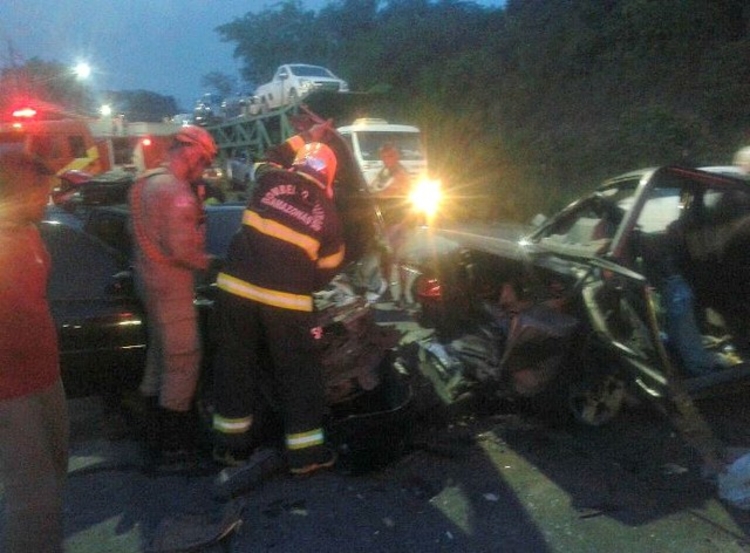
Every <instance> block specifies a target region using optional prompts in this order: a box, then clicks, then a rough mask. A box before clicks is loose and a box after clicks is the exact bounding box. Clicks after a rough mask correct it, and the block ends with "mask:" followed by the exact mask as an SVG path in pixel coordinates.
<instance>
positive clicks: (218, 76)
mask: <svg viewBox="0 0 750 553" xmlns="http://www.w3.org/2000/svg"><path fill="white" fill-rule="evenodd" d="M201 86H203V87H208V88H213V89H214V90H216V92H217V93H218V94H219V95H220V96H222V97H224V98H226V97H227V96H231V95H232V94H233V93H234V92H236V91H237V78H236V77H233V76H231V75H227V74H226V73H222V72H221V71H212V72H211V73H208V74H207V75H203V78H201Z"/></svg>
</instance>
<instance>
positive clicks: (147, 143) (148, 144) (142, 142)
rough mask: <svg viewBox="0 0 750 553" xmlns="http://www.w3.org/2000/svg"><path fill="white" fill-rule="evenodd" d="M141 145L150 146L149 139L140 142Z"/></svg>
mask: <svg viewBox="0 0 750 553" xmlns="http://www.w3.org/2000/svg"><path fill="white" fill-rule="evenodd" d="M141 144H143V145H144V146H151V139H150V138H144V139H143V140H141Z"/></svg>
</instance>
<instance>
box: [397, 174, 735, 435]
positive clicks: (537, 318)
mask: <svg viewBox="0 0 750 553" xmlns="http://www.w3.org/2000/svg"><path fill="white" fill-rule="evenodd" d="M422 232H423V233H424V232H425V231H424V230H423V231H422ZM422 239H423V240H427V241H431V242H432V244H431V245H429V246H427V247H425V248H424V249H423V253H424V252H440V253H439V254H437V255H436V254H430V255H417V256H413V257H412V258H411V259H410V260H407V261H406V262H405V263H404V265H403V266H402V270H404V271H407V272H409V273H410V274H412V275H414V274H416V275H418V276H417V278H416V279H413V281H414V283H413V285H412V286H411V293H412V294H413V298H414V300H415V301H417V302H418V303H419V304H420V306H421V310H420V315H419V316H420V317H421V320H422V324H423V325H426V326H430V327H434V328H435V330H436V331H435V333H434V336H433V337H432V338H429V339H427V340H424V341H423V342H422V343H421V344H420V349H419V362H420V367H421V369H422V371H423V372H425V373H426V374H428V375H429V376H430V377H431V379H432V380H433V381H434V382H435V383H436V386H437V388H438V389H439V390H440V391H441V393H442V395H443V396H444V398H445V399H446V401H454V400H456V399H457V398H459V397H461V395H462V394H465V393H467V392H472V391H477V390H480V391H482V392H483V393H487V392H489V393H491V394H495V395H498V396H505V397H517V398H533V399H535V400H538V402H539V403H540V404H544V405H545V406H547V407H550V406H553V405H554V406H556V407H565V408H566V409H570V410H571V411H572V412H573V414H574V415H575V416H576V417H577V418H578V419H579V420H580V421H582V422H584V423H587V424H591V425H601V424H604V423H606V422H608V421H609V420H611V419H612V418H613V417H615V416H616V415H617V413H618V412H619V410H620V408H621V407H622V405H623V403H624V402H625V401H626V398H627V395H628V394H629V393H636V394H637V393H643V394H645V396H646V397H649V398H652V399H656V400H657V403H664V404H669V403H670V402H660V401H659V400H663V399H672V400H675V399H676V398H677V399H680V398H681V400H680V401H673V402H671V403H672V407H674V406H675V405H676V404H678V403H679V405H677V407H678V408H677V410H678V411H679V410H680V409H683V411H685V412H686V410H690V409H687V408H685V406H686V405H692V400H693V399H695V398H699V397H702V396H706V395H714V394H719V393H722V392H727V391H736V390H738V389H739V388H740V384H745V383H746V382H748V381H750V380H748V377H749V376H750V365H748V363H747V361H748V359H749V358H750V357H749V356H750V342H749V341H748V339H749V338H750V333H749V330H750V326H749V325H748V323H749V322H750V301H748V300H750V247H749V246H750V243H749V242H750V182H749V181H748V180H746V179H743V178H742V177H741V176H739V175H737V174H733V175H732V174H728V173H719V172H714V171H703V170H699V169H692V168H685V167H678V166H667V167H661V168H656V169H644V170H640V171H635V172H631V173H628V174H625V175H622V176H619V177H616V178H613V179H611V180H609V181H607V182H605V183H603V184H602V185H601V186H599V187H598V188H596V189H595V190H594V191H593V192H592V193H591V194H590V195H588V196H586V197H584V198H582V199H579V200H577V201H575V202H573V203H572V204H570V205H569V206H568V207H566V208H564V209H563V210H562V211H561V212H559V213H558V214H557V215H555V216H554V217H552V218H550V219H548V220H546V221H545V222H544V223H542V224H541V226H539V227H538V228H536V230H534V231H532V232H531V233H530V234H528V235H527V236H524V237H522V238H520V239H518V240H516V239H509V238H507V237H506V238H504V237H498V236H497V235H496V234H493V232H490V231H487V232H480V231H477V230H475V229H474V230H472V231H471V232H451V231H447V230H439V229H435V230H433V231H431V232H430V233H429V237H428V238H425V237H424V236H423V237H422ZM682 400H684V401H682ZM685 412H683V413H681V414H682V415H685Z"/></svg>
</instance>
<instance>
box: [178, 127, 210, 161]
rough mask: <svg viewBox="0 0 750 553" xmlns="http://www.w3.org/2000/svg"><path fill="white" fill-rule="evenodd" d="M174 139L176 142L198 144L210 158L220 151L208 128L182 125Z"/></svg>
mask: <svg viewBox="0 0 750 553" xmlns="http://www.w3.org/2000/svg"><path fill="white" fill-rule="evenodd" d="M174 139H175V142H179V143H181V144H190V145H193V146H198V147H199V148H200V149H201V150H202V151H203V153H204V154H205V155H206V157H207V158H208V159H209V160H211V159H213V158H214V157H216V152H217V151H218V149H217V148H216V143H215V142H214V139H213V137H212V136H211V134H210V133H209V132H208V131H207V130H206V129H203V128H201V127H196V126H195V125H185V126H183V127H180V130H179V131H177V134H175V135H174Z"/></svg>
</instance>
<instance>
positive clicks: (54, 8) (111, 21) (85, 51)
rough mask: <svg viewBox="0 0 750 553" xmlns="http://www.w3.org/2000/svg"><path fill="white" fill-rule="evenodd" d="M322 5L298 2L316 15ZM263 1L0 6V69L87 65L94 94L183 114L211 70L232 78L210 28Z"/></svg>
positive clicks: (11, 2) (126, 0)
mask: <svg viewBox="0 0 750 553" xmlns="http://www.w3.org/2000/svg"><path fill="white" fill-rule="evenodd" d="M326 3H327V2H326V1H325V0H304V1H303V6H304V7H305V8H309V9H318V8H320V7H321V6H323V5H325V4H326ZM272 5H273V1H267V0H119V1H118V0H0V65H2V66H7V65H8V64H9V63H10V57H11V56H10V53H11V51H13V52H15V54H16V58H15V59H16V60H17V61H21V62H23V61H25V60H28V59H30V58H34V57H37V58H40V59H42V60H43V61H55V62H60V63H64V64H70V66H71V67H73V66H74V65H75V64H76V63H77V62H79V61H87V62H88V63H89V64H90V65H91V67H92V70H93V73H92V75H91V77H90V78H91V85H92V87H93V89H94V90H95V91H97V90H140V89H142V90H149V91H153V92H157V93H159V94H164V95H168V96H174V98H175V99H176V100H177V103H178V104H179V105H180V106H181V107H182V108H185V109H186V110H191V109H192V107H193V104H194V102H195V100H196V98H198V97H199V96H200V95H201V94H202V93H203V92H206V91H204V90H202V89H201V85H200V82H201V78H202V77H203V76H204V75H206V74H207V73H210V72H211V71H221V72H223V73H227V74H230V75H234V76H236V77H237V78H238V80H239V66H240V64H239V61H238V60H235V59H234V58H233V57H232V51H233V48H234V44H232V43H223V42H221V41H220V40H219V35H218V33H216V31H215V30H214V29H215V28H216V27H217V26H219V25H222V24H224V23H229V22H231V21H232V20H234V19H235V18H239V17H242V16H244V15H245V14H246V13H248V12H258V11H261V10H262V9H263V8H264V7H266V6H272Z"/></svg>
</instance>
